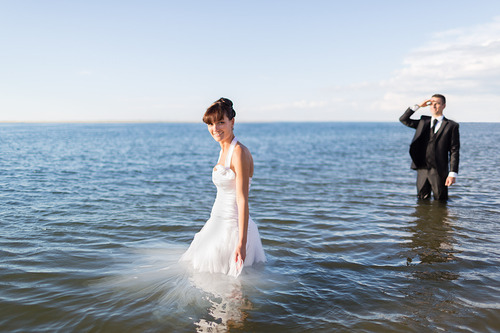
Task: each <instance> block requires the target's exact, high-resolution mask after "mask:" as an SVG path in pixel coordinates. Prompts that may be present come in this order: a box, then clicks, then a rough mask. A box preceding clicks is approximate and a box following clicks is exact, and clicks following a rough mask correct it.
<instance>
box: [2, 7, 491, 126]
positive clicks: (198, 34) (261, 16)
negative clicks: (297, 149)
mask: <svg viewBox="0 0 500 333" xmlns="http://www.w3.org/2000/svg"><path fill="white" fill-rule="evenodd" d="M0 5H1V6H0V8H1V10H0V42H1V45H2V48H1V50H2V51H1V53H0V57H1V59H2V61H1V63H0V78H1V79H0V121H33V122H38V121H48V122H52V121H174V122H178V121H183V122H184V121H187V122H198V121H200V119H201V116H202V114H203V112H204V110H205V109H206V108H207V107H208V106H209V105H210V103H211V102H213V101H214V100H216V99H218V98H219V97H222V96H224V97H228V98H230V99H232V100H233V102H234V105H235V109H236V112H237V121H397V119H398V118H399V116H400V114H402V112H403V111H404V110H405V109H406V107H408V106H409V105H413V104H415V103H417V102H421V101H422V100H424V99H426V98H428V97H429V96H430V95H432V94H433V93H436V92H439V93H443V94H445V95H446V96H447V98H448V104H447V108H446V109H445V115H446V116H447V117H449V118H451V119H454V120H456V121H486V122H490V121H495V122H499V121H500V110H499V108H500V107H499V105H500V94H499V93H498V92H499V91H500V89H499V88H500V87H499V86H500V1H481V0H479V1H474V2H472V1H456V0H455V1H447V0H445V1H412V2H410V1H368V0H366V1H361V0H358V1H356V0H354V1H333V0H331V1H315V0H310V1H293V0H289V1H247V2H243V1H148V0H145V1H106V0H101V1H51V0H46V1H41V0H39V1H25V0H19V1H0ZM426 112H428V111H427V110H424V111H422V113H423V114H426Z"/></svg>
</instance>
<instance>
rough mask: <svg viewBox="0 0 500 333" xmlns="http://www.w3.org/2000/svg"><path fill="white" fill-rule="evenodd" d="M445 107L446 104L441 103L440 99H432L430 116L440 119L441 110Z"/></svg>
mask: <svg viewBox="0 0 500 333" xmlns="http://www.w3.org/2000/svg"><path fill="white" fill-rule="evenodd" d="M445 107H446V104H444V103H443V100H442V99H441V98H440V97H432V98H431V104H430V110H431V114H432V115H433V116H434V117H440V116H442V115H443V110H444V108H445Z"/></svg>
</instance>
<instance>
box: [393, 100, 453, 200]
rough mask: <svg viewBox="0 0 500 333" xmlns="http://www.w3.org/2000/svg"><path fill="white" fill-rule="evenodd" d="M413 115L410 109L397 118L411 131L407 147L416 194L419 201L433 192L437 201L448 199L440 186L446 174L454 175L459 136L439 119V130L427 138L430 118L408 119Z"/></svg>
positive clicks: (443, 186)
mask: <svg viewBox="0 0 500 333" xmlns="http://www.w3.org/2000/svg"><path fill="white" fill-rule="evenodd" d="M413 113H414V111H413V110H412V109H410V108H408V109H407V110H406V112H405V113H404V114H403V115H402V116H401V117H400V118H399V121H400V122H402V123H403V124H404V125H406V126H408V127H412V128H415V129H416V131H415V136H414V137H413V140H412V142H411V144H410V156H411V159H412V165H411V167H412V169H415V170H417V171H418V176H417V190H418V194H419V197H420V198H426V197H428V196H429V195H430V190H431V189H432V192H434V197H435V198H436V199H438V200H446V199H448V188H447V187H446V186H445V185H444V184H445V182H446V178H447V177H448V173H449V172H450V171H453V172H456V173H458V162H459V157H460V153H459V150H460V134H459V131H458V127H459V125H458V123H456V122H454V121H453V120H449V119H446V118H443V122H442V124H441V127H440V128H439V130H438V131H437V133H435V134H434V135H432V134H431V125H430V123H431V117H429V116H421V117H420V119H419V120H416V119H410V117H411V116H412V115H413Z"/></svg>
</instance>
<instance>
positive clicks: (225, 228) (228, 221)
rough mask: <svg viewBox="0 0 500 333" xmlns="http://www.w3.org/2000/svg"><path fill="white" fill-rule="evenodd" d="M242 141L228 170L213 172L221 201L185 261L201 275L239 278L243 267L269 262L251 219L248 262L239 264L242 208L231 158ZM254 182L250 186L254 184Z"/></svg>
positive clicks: (218, 167)
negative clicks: (238, 250) (212, 274)
mask: <svg viewBox="0 0 500 333" xmlns="http://www.w3.org/2000/svg"><path fill="white" fill-rule="evenodd" d="M237 142H238V140H237V139H236V138H234V139H233V141H232V142H231V146H230V148H229V151H228V153H227V157H226V161H225V162H224V166H223V165H221V164H220V163H221V161H220V158H221V155H222V151H221V153H220V154H219V161H218V162H217V165H216V167H215V168H214V170H213V172H212V181H213V182H214V184H215V186H216V187H217V197H216V198H215V202H214V205H213V207H212V212H211V214H210V218H209V219H208V221H207V222H206V223H205V225H204V226H203V228H202V229H201V230H200V231H199V232H198V233H196V234H195V236H194V239H193V241H192V242H191V245H190V246H189V248H188V249H187V251H186V252H185V253H184V254H183V255H182V257H181V259H180V260H181V261H185V262H189V263H190V264H191V265H192V267H193V268H194V269H195V270H196V271H199V272H210V273H223V274H227V275H230V276H234V277H237V276H238V275H240V273H241V271H242V269H243V266H251V265H252V264H254V263H258V262H265V261H266V256H265V254H264V249H263V248H262V243H261V241H260V235H259V230H258V228H257V225H256V224H255V222H254V221H253V220H252V218H251V217H249V219H248V233H247V246H246V258H245V262H244V263H241V262H240V263H237V262H235V250H236V245H237V243H238V238H239V233H238V228H239V225H238V207H237V204H236V175H235V174H234V172H233V170H231V168H230V164H231V157H232V155H233V151H234V147H235V145H236V143H237ZM251 180H252V179H251V178H250V182H251Z"/></svg>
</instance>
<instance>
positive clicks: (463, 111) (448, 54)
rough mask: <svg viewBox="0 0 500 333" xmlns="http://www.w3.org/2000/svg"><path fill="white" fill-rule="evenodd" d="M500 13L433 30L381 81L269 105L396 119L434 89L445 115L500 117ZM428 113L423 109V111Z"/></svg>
mask: <svg viewBox="0 0 500 333" xmlns="http://www.w3.org/2000/svg"><path fill="white" fill-rule="evenodd" d="M499 91H500V17H497V18H495V19H493V20H492V22H489V23H485V24H482V25H479V26H474V27H467V28H460V29H453V30H448V31H443V32H438V33H435V34H434V35H433V36H432V38H431V40H429V41H428V43H427V44H425V45H422V46H421V47H419V48H417V49H415V50H412V51H410V52H409V53H408V54H407V56H406V57H405V58H404V59H403V60H402V67H401V68H400V69H398V70H396V71H395V72H394V73H393V74H392V76H390V75H389V76H388V79H386V80H382V81H380V82H361V83H358V84H352V85H345V86H336V87H333V88H330V89H328V92H326V94H328V95H329V96H331V97H330V98H327V99H321V97H319V98H317V101H316V102H315V101H314V99H313V98H311V99H310V100H304V99H298V100H297V101H294V102H291V103H283V104H279V105H273V106H268V107H266V110H268V111H276V112H279V111H281V110H286V112H287V118H286V119H290V120H295V119H299V118H300V115H301V114H303V112H304V109H305V108H310V109H311V111H312V109H315V112H314V113H313V116H312V117H310V120H318V121H320V120H325V121H327V120H359V121H374V120H381V121H396V120H397V119H398V118H399V116H400V114H401V113H402V112H403V111H404V110H405V109H406V108H407V107H408V106H410V105H413V104H415V103H418V102H421V101H423V100H424V99H426V98H429V97H430V96H431V95H432V94H434V93H441V94H444V95H445V96H446V97H447V109H446V110H445V114H446V115H447V116H448V117H449V118H451V119H454V120H456V121H462V122H463V121H483V122H500V112H499V110H498V106H499V105H500V94H499V93H498V92H499ZM424 112H425V110H424Z"/></svg>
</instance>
